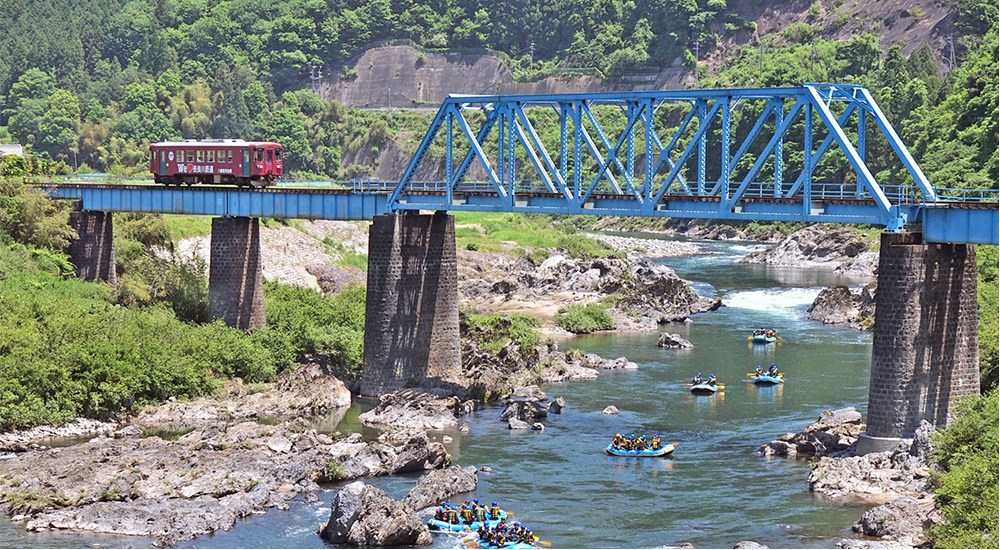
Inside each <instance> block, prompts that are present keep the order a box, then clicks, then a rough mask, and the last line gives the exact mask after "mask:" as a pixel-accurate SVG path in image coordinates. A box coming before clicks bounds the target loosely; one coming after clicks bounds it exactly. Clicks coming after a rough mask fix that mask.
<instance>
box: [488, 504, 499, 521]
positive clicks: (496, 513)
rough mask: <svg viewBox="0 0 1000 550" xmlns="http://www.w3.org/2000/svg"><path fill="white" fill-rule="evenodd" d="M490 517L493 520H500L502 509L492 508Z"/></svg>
mask: <svg viewBox="0 0 1000 550" xmlns="http://www.w3.org/2000/svg"><path fill="white" fill-rule="evenodd" d="M490 517H491V518H492V519H500V507H499V506H494V507H493V508H490Z"/></svg>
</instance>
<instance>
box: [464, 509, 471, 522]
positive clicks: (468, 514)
mask: <svg viewBox="0 0 1000 550" xmlns="http://www.w3.org/2000/svg"><path fill="white" fill-rule="evenodd" d="M462 519H463V520H465V523H472V510H470V509H468V508H462Z"/></svg>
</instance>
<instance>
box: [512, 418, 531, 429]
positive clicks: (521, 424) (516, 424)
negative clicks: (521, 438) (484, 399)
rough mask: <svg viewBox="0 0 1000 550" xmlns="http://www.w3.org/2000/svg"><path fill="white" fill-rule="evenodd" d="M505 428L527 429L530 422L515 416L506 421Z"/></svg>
mask: <svg viewBox="0 0 1000 550" xmlns="http://www.w3.org/2000/svg"><path fill="white" fill-rule="evenodd" d="M507 428H508V429H511V430H527V429H529V428H531V424H528V423H527V422H525V421H523V420H518V419H516V418H511V419H510V420H508V421H507Z"/></svg>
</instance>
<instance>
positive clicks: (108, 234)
mask: <svg viewBox="0 0 1000 550" xmlns="http://www.w3.org/2000/svg"><path fill="white" fill-rule="evenodd" d="M69 225H70V227H72V228H73V229H74V230H76V233H77V235H78V238H77V239H76V240H75V241H73V242H71V243H70V245H69V259H70V261H71V262H73V265H74V266H76V276H77V277H79V278H81V279H83V280H85V281H104V282H106V283H110V284H112V285H117V284H118V277H117V275H116V274H115V241H114V224H113V223H112V218H111V212H101V211H90V210H76V211H73V212H70V213H69Z"/></svg>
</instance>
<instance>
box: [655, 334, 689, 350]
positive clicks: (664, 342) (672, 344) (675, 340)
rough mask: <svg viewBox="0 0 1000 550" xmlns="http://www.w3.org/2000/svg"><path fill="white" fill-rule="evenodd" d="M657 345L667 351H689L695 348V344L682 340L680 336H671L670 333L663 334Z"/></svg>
mask: <svg viewBox="0 0 1000 550" xmlns="http://www.w3.org/2000/svg"><path fill="white" fill-rule="evenodd" d="M656 345H657V346H659V347H661V348H667V349H687V348H693V347H694V344H692V343H691V342H689V341H687V340H685V339H684V338H682V337H681V335H680V334H671V333H669V332H664V333H661V334H660V341H659V342H657V343H656Z"/></svg>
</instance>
